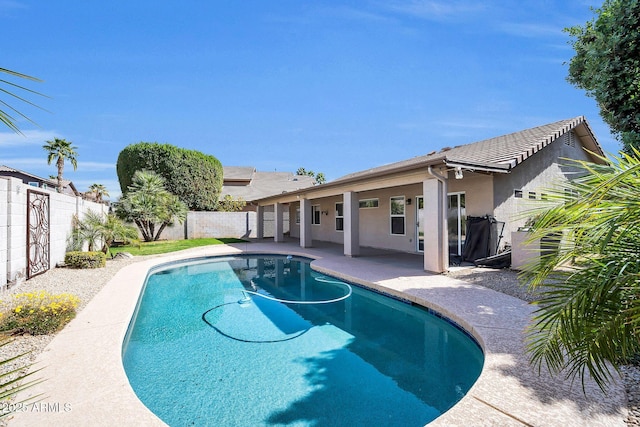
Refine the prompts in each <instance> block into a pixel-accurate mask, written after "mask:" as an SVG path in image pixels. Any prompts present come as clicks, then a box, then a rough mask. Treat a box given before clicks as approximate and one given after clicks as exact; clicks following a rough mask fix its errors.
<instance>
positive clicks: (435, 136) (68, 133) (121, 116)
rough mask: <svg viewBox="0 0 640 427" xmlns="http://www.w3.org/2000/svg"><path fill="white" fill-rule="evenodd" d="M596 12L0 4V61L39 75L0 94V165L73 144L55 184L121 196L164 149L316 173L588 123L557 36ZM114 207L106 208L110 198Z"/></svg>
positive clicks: (571, 5) (503, 1)
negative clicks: (130, 160) (147, 147)
mask: <svg viewBox="0 0 640 427" xmlns="http://www.w3.org/2000/svg"><path fill="white" fill-rule="evenodd" d="M601 4H602V2H601V1H580V0H576V1H570V0H566V1H545V0H535V1H526V0H522V1H510V0H499V1H498V0H496V1H475V0H461V1H456V0H451V1H447V0H434V1H429V0H423V1H421V0H406V1H405V0H371V1H368V0H362V1H342V2H337V1H313V2H312V1H301V0H286V1H276V0H273V1H251V0H243V1H228V0H225V1H222V0H215V1H214V0H211V1H205V0H201V1H189V0H182V1H165V2H159V1H146V0H128V1H121V0H112V1H86V0H82V1H81V0H75V1H74V0H58V1H43V0H37V1H36V0H0V32H1V34H2V39H3V46H2V63H0V67H3V68H9V69H12V70H15V71H20V72H22V73H26V74H29V75H32V76H36V77H39V78H40V79H42V80H43V82H42V83H26V82H18V81H16V82H17V83H22V84H25V83H26V85H27V86H28V87H29V88H31V89H34V90H37V91H39V92H41V93H43V94H46V95H47V96H48V97H49V98H41V97H37V96H29V99H30V100H32V101H34V102H36V103H37V104H39V105H40V106H41V107H43V108H45V109H46V110H47V111H42V110H38V109H35V108H33V107H30V106H27V105H21V104H19V103H16V102H15V101H9V100H8V99H7V98H6V97H4V96H0V100H4V101H9V102H11V103H12V105H14V106H17V107H20V110H21V111H22V112H24V113H26V114H27V115H28V116H29V117H31V118H32V119H33V120H34V121H35V122H37V124H38V126H34V125H32V124H30V123H29V122H26V121H20V122H19V125H20V127H21V129H22V130H23V133H24V136H20V135H16V134H13V133H12V132H10V131H9V130H8V129H7V130H4V129H0V131H1V132H0V164H6V165H7V166H11V167H15V168H18V169H22V170H25V171H28V172H31V173H34V174H37V175H41V176H45V177H46V176H49V175H55V174H56V169H55V166H54V165H47V164H46V156H45V152H44V151H43V150H42V148H41V147H42V145H43V144H44V142H45V141H46V140H49V139H53V138H55V137H58V138H65V139H67V140H68V141H72V142H73V143H74V145H76V146H77V147H78V170H77V171H73V168H72V167H71V166H70V165H67V167H66V168H65V177H66V178H68V179H71V180H72V181H73V182H74V183H75V184H76V186H77V187H78V189H80V190H81V191H84V190H86V189H87V187H88V186H89V185H91V184H92V183H100V184H104V185H106V186H107V189H108V190H109V191H110V193H111V196H112V199H113V198H115V197H117V196H118V195H119V193H120V188H119V184H118V181H117V175H116V172H115V163H116V160H117V157H118V154H119V152H120V151H121V150H122V149H123V148H124V147H126V146H127V145H129V144H132V143H136V142H140V141H149V142H154V141H155V142H162V143H170V144H173V145H176V146H179V147H184V148H188V149H195V150H199V151H202V152H204V153H207V154H211V155H214V156H215V157H217V158H218V159H219V160H220V161H221V162H222V164H223V165H225V166H255V167H256V168H257V169H258V170H260V171H276V170H277V171H290V172H295V171H296V170H297V169H298V168H299V167H305V168H306V169H308V170H309V169H311V170H314V171H316V172H323V173H324V174H325V175H326V177H327V179H329V180H331V179H335V178H338V177H340V176H342V175H345V174H347V173H351V172H355V171H359V170H363V169H368V168H371V167H375V166H380V165H383V164H386V163H391V162H394V161H399V160H404V159H407V158H411V157H414V156H418V155H423V154H426V153H429V152H431V151H433V150H438V149H440V148H443V147H447V146H455V145H460V144H465V143H470V142H474V141H479V140H482V139H485V138H490V137H493V136H498V135H502V134H506V133H511V132H515V131H518V130H522V129H526V128H529V127H533V126H538V125H542V124H546V123H550V122H554V121H557V120H562V119H566V118H571V117H575V116H579V115H585V116H586V117H587V119H588V121H589V123H590V124H591V126H592V128H593V130H594V132H595V134H596V136H597V137H598V139H599V141H600V143H601V144H602V145H603V147H604V149H605V150H606V151H608V152H616V151H617V150H618V149H619V145H618V143H617V141H615V140H614V139H613V138H612V137H611V135H610V133H609V129H608V127H607V126H606V125H605V124H604V123H603V122H602V120H601V119H600V116H599V111H598V108H597V105H596V103H595V101H594V100H593V99H591V98H588V97H586V95H585V93H584V91H582V90H580V89H577V88H575V87H573V86H571V85H570V84H569V83H568V82H567V81H566V76H567V69H568V66H567V64H566V63H567V61H569V60H570V58H571V57H572V56H573V53H574V52H573V50H572V49H571V46H570V45H569V44H568V41H569V37H568V35H567V34H566V33H564V32H563V31H562V30H563V28H565V27H568V26H572V25H582V24H584V23H585V22H586V21H587V20H589V19H591V18H592V16H593V13H592V11H591V10H590V7H599V6H600V5H601ZM114 196H115V197H114Z"/></svg>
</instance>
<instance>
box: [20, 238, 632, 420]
mask: <svg viewBox="0 0 640 427" xmlns="http://www.w3.org/2000/svg"><path fill="white" fill-rule="evenodd" d="M240 253H273V254H284V255H289V254H290V255H298V256H304V257H308V258H312V259H314V261H312V268H313V269H315V270H317V271H320V272H322V273H326V274H331V275H333V276H336V277H338V278H341V279H344V280H348V281H351V282H354V283H357V284H360V285H363V286H366V287H370V288H373V289H375V290H377V291H379V292H383V293H387V294H390V295H392V296H397V297H400V298H403V299H405V300H409V301H411V302H413V303H416V304H419V305H423V306H425V307H428V308H430V309H432V310H435V311H437V312H438V313H440V314H442V315H443V316H445V317H447V318H449V319H451V320H452V321H453V322H455V323H457V324H458V325H460V326H462V327H463V328H464V329H465V330H466V331H467V332H468V333H470V334H471V335H472V336H474V337H475V339H476V340H477V341H478V343H479V344H480V345H481V347H482V348H483V351H484V353H485V363H484V367H483V370H482V373H481V375H480V377H479V378H478V381H477V382H476V383H475V384H474V385H473V387H472V388H471V389H470V390H469V392H468V393H467V395H466V396H465V397H464V398H463V399H462V400H461V401H460V402H458V403H457V404H456V405H455V406H454V407H453V408H452V409H450V410H449V411H447V412H445V413H444V414H443V415H442V416H440V417H439V418H437V419H436V420H434V421H433V422H431V423H430V424H429V426H468V425H500V426H512V425H513V426H523V425H524V426H527V425H536V426H537V425H562V426H584V425H589V426H625V425H626V423H625V418H626V414H627V409H626V393H625V391H624V387H623V386H622V383H621V381H618V382H616V383H614V384H612V385H611V386H610V387H609V388H608V389H607V391H606V393H604V394H603V393H601V392H600V390H599V389H598V388H597V386H596V385H595V384H594V383H593V382H587V383H586V385H585V390H586V394H583V392H582V385H581V384H580V383H579V382H577V383H573V384H572V383H570V382H569V381H565V380H563V379H562V378H558V377H555V378H552V377H550V376H549V375H548V374H547V373H546V371H544V370H543V371H542V372H540V375H538V372H537V371H536V370H534V369H533V368H532V367H531V366H530V365H529V364H528V359H527V356H526V353H525V347H524V342H523V331H524V329H525V327H526V325H527V323H528V321H529V319H530V316H531V313H532V311H533V309H532V307H531V306H530V305H529V304H527V303H526V302H524V301H522V300H519V299H517V298H513V297H511V296H508V295H505V294H502V293H499V292H496V291H493V290H491V289H488V288H484V287H481V286H477V285H472V284H469V283H466V282H463V281H460V280H457V279H453V278H450V277H447V276H444V275H433V274H429V273H424V272H420V271H416V270H415V269H410V268H407V267H403V266H401V265H394V264H389V263H386V264H385V263H384V262H380V261H379V260H376V261H372V260H371V259H365V258H350V257H345V256H341V255H335V254H331V253H327V252H323V251H321V250H315V249H313V248H308V249H304V248H300V247H298V246H295V245H288V244H281V243H251V244H249V245H243V244H239V245H221V246H208V247H204V248H196V249H190V250H187V251H182V252H179V253H174V254H169V255H165V256H160V257H157V258H152V259H148V260H144V261H140V262H137V263H133V264H131V265H128V266H125V267H123V268H122V269H121V270H120V271H118V272H117V273H116V274H115V275H114V277H113V278H112V279H111V280H110V281H109V282H108V283H107V284H106V285H105V286H104V288H103V289H102V290H101V291H100V292H99V293H98V294H97V295H96V296H95V297H94V298H93V299H92V300H91V301H90V302H89V303H88V304H87V306H86V307H85V309H84V310H82V311H81V312H80V313H79V314H78V316H77V317H76V318H75V319H74V320H73V321H72V322H70V323H69V325H67V327H66V328H65V329H64V330H62V331H61V332H59V333H58V334H57V335H56V336H55V338H54V339H53V340H52V341H51V343H49V345H48V346H47V347H46V348H45V350H44V351H43V352H42V353H41V354H40V355H39V356H38V358H37V361H36V363H37V365H36V367H41V368H42V371H40V373H39V376H41V377H43V378H46V381H44V382H42V383H40V384H38V385H36V386H34V387H33V388H30V389H28V390H27V391H25V392H22V393H21V394H20V395H19V396H18V400H20V399H21V398H26V397H31V396H36V395H38V394H42V395H43V398H42V400H41V402H40V403H39V404H38V405H31V406H29V405H26V406H25V407H24V410H23V411H21V412H18V413H16V414H14V415H13V416H12V418H11V419H10V420H9V425H11V426H13V425H15V426H22V425H24V426H32V425H45V424H55V425H62V426H77V425H98V426H101V425H104V426H107V425H116V424H120V425H133V424H135V425H145V426H155V425H157V426H161V425H165V424H164V423H163V422H162V421H161V420H160V419H159V418H157V417H156V416H155V415H154V414H153V413H152V412H151V411H150V410H149V409H147V408H146V407H145V406H144V405H143V404H142V402H140V400H138V398H137V397H136V395H135V394H134V392H133V390H132V389H131V386H130V385H129V382H128V380H127V377H126V374H125V372H124V368H123V366H122V359H121V351H122V343H123V340H124V338H125V335H126V331H127V328H128V326H129V321H130V319H131V317H132V315H133V312H134V310H135V308H136V304H137V301H138V297H139V295H140V291H141V289H142V286H143V284H144V281H145V279H146V277H147V274H148V272H149V270H150V269H151V268H152V267H154V266H157V265H159V264H164V263H167V262H174V261H179V260H184V259H188V258H195V257H205V256H219V255H232V254H240Z"/></svg>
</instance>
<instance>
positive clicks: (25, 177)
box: [0, 165, 80, 196]
mask: <svg viewBox="0 0 640 427" xmlns="http://www.w3.org/2000/svg"><path fill="white" fill-rule="evenodd" d="M0 176H11V177H14V178H19V179H21V180H22V182H24V183H25V184H29V182H38V183H39V184H40V185H39V186H41V184H46V185H47V187H52V188H57V187H58V181H57V180H52V179H48V178H42V177H40V176H37V175H34V174H32V173H29V172H25V171H21V170H19V169H15V168H10V167H9V166H5V165H0ZM62 188H63V189H64V190H65V192H66V193H68V194H72V195H74V196H79V195H80V192H78V190H77V189H76V187H75V185H74V184H73V182H71V181H69V180H67V179H63V180H62Z"/></svg>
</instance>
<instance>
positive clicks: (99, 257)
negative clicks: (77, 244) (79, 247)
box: [64, 252, 107, 268]
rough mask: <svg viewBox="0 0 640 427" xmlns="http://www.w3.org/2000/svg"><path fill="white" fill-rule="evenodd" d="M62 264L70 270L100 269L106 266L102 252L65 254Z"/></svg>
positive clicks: (105, 256) (104, 255)
mask: <svg viewBox="0 0 640 427" xmlns="http://www.w3.org/2000/svg"><path fill="white" fill-rule="evenodd" d="M64 263H65V265H66V266H67V267H70V268H100V267H104V266H105V265H107V255H106V254H105V253H104V252H67V253H66V254H65V256H64Z"/></svg>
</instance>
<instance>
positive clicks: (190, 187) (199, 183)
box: [116, 142, 223, 211]
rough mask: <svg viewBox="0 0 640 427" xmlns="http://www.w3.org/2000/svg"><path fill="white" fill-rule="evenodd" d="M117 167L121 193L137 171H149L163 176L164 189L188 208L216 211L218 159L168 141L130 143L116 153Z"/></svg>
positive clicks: (219, 169) (219, 189) (127, 189)
mask: <svg viewBox="0 0 640 427" xmlns="http://www.w3.org/2000/svg"><path fill="white" fill-rule="evenodd" d="M116 170H117V173H118V180H119V181H120V189H121V190H122V194H123V195H126V194H127V192H128V191H129V186H130V185H131V184H132V183H133V175H134V174H135V173H136V172H137V171H143V170H146V171H151V172H155V173H157V174H158V175H160V176H161V177H163V178H164V180H165V182H166V189H167V191H169V192H170V193H172V194H175V195H176V196H178V198H179V199H180V201H182V202H183V203H184V204H186V205H187V207H188V208H189V210H195V211H213V210H215V209H216V206H217V204H218V198H219V196H220V191H221V190H222V175H223V172H222V164H221V163H220V161H219V160H218V159H217V158H215V157H214V156H211V155H208V154H204V153H201V152H199V151H195V150H187V149H184V148H178V147H176V146H173V145H171V144H158V143H157V142H154V143H151V142H139V143H137V144H131V145H129V146H127V147H125V148H124V149H123V150H122V151H121V152H120V154H119V155H118V161H117V163H116Z"/></svg>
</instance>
